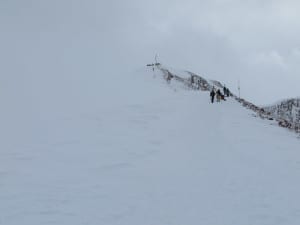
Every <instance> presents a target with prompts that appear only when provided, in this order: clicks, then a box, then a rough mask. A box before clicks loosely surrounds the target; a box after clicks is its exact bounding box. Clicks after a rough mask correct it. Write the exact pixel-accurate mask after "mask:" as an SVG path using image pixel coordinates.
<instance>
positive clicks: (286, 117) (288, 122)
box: [148, 63, 300, 133]
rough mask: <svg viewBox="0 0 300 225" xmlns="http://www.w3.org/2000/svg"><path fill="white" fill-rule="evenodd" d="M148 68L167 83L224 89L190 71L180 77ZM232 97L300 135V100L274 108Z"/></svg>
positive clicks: (203, 88)
mask: <svg viewBox="0 0 300 225" xmlns="http://www.w3.org/2000/svg"><path fill="white" fill-rule="evenodd" d="M148 66H153V69H154V66H155V67H156V68H157V69H159V70H160V71H162V73H163V75H164V79H165V80H166V81H168V82H171V80H172V79H174V80H176V81H179V82H182V83H183V84H184V85H185V86H186V87H188V88H190V89H194V90H201V91H210V90H211V89H212V88H213V87H214V86H215V87H217V88H220V89H223V88H224V86H223V85H222V83H221V82H219V81H216V80H206V79H205V78H203V77H201V76H199V75H197V74H195V73H192V72H190V71H180V72H179V73H181V75H178V71H171V70H170V69H167V68H165V67H162V65H161V64H159V63H158V64H153V65H148ZM230 96H231V97H233V98H234V99H235V100H236V101H237V102H239V103H240V104H241V105H242V106H243V107H245V108H247V109H250V110H252V111H254V112H255V113H256V116H258V117H260V118H261V119H268V120H275V121H277V124H278V125H279V126H280V127H284V128H288V129H289V130H291V131H294V132H296V133H300V98H298V99H289V100H286V101H282V102H280V103H279V104H276V105H273V106H268V107H259V106H257V105H255V104H253V103H251V102H249V101H247V100H245V99H242V98H239V97H238V96H237V95H235V94H233V93H232V92H230Z"/></svg>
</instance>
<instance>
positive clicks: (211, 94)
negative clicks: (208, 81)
mask: <svg viewBox="0 0 300 225" xmlns="http://www.w3.org/2000/svg"><path fill="white" fill-rule="evenodd" d="M215 95H216V93H215V91H214V89H212V90H211V92H210V99H211V103H214V99H215Z"/></svg>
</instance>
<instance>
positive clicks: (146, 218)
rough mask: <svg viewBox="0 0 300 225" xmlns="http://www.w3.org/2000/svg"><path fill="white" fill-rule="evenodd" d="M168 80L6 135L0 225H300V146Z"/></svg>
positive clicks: (144, 82) (240, 111)
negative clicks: (83, 110) (95, 106)
mask: <svg viewBox="0 0 300 225" xmlns="http://www.w3.org/2000/svg"><path fill="white" fill-rule="evenodd" d="M159 76H160V74H159V73H158V72H156V76H155V77H154V76H152V71H140V72H139V73H138V76H132V77H131V80H132V79H134V81H133V82H132V83H130V84H129V83H128V85H127V86H130V87H132V90H125V88H124V90H123V89H122V90H123V93H124V96H123V97H118V98H116V99H119V100H116V99H113V100H112V101H113V103H112V102H111V101H109V103H108V101H107V102H105V101H101V102H99V107H97V108H91V109H90V110H89V109H86V111H85V112H84V113H82V112H78V113H77V112H76V111H74V112H72V114H67V115H64V116H61V117H59V116H58V117H55V118H54V117H53V118H52V117H51V118H49V121H50V122H48V123H46V125H47V126H46V125H45V127H44V126H41V127H39V126H37V127H36V128H34V127H27V128H26V129H25V128H24V127H23V128H22V127H20V130H23V131H24V132H21V131H20V132H18V133H17V134H15V135H12V133H11V132H9V133H8V134H7V135H6V136H4V137H6V139H3V140H4V141H3V142H2V144H1V143H0V149H1V150H0V165H1V166H0V224H1V225H2V224H3V225H19V224H23V225H25V224H28V225H40V224H45V225H46V224H72V225H75V224H80V225H82V224H105V225H110V224H112V225H115V224H120V225H121V224H122V225H126V224H128V225H134V224H137V225H140V224H144V225H153V224H155V225H182V224H185V225H193V224H195V225H196V224H197V225H198V224H205V225H233V224H239V225H240V224H243V225H254V224H255V225H283V224H284V225H287V224H289V225H298V224H300V205H299V202H300V182H299V179H298V178H299V174H300V152H299V147H298V146H299V139H297V138H295V135H294V134H293V133H290V132H288V131H286V130H284V129H281V128H279V127H275V126H273V125H271V124H270V123H271V122H270V121H263V120H260V119H259V118H255V117H253V116H252V115H251V111H248V110H247V109H245V108H242V107H241V106H240V105H239V104H238V103H236V102H235V101H234V100H232V99H229V100H228V101H226V102H221V103H220V104H210V103H209V96H208V95H209V94H208V93H207V92H196V91H188V90H186V89H184V90H183V89H181V86H180V84H174V83H172V82H171V85H167V84H166V83H165V82H164V81H163V80H161V79H160V78H159ZM123 85H124V87H126V83H125V81H124V83H123ZM103 94H107V95H109V93H103ZM7 119H8V120H10V121H13V118H9V117H8V118H7ZM28 124H29V125H30V123H29V122H28ZM14 127H16V128H17V125H16V126H14ZM0 129H1V133H3V134H4V133H5V129H6V127H2V128H0ZM26 130H28V132H26ZM23 135H24V136H23Z"/></svg>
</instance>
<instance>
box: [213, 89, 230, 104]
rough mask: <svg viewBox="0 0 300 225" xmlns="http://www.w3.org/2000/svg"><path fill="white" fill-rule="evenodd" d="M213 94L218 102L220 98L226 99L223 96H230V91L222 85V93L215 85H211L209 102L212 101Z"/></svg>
mask: <svg viewBox="0 0 300 225" xmlns="http://www.w3.org/2000/svg"><path fill="white" fill-rule="evenodd" d="M215 96H216V99H217V102H220V101H221V100H224V101H226V100H225V96H226V97H229V96H230V91H229V89H228V88H227V87H225V86H224V87H223V94H222V93H221V91H220V89H218V90H216V89H215V87H213V88H212V90H211V92H210V99H211V103H214V100H215Z"/></svg>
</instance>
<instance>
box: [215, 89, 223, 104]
mask: <svg viewBox="0 0 300 225" xmlns="http://www.w3.org/2000/svg"><path fill="white" fill-rule="evenodd" d="M216 95H217V102H220V100H221V98H222V94H221V91H220V89H218V90H217V92H216Z"/></svg>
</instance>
